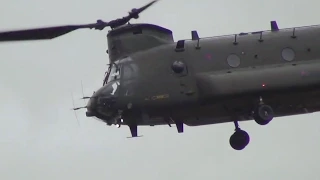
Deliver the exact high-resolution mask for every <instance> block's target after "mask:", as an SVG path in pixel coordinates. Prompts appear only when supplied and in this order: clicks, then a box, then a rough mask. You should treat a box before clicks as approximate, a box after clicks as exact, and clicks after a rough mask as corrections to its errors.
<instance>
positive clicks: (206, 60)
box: [0, 0, 320, 150]
mask: <svg viewBox="0 0 320 180" xmlns="http://www.w3.org/2000/svg"><path fill="white" fill-rule="evenodd" d="M155 2H157V0H155V1H152V2H150V3H148V4H147V5H145V6H143V7H141V8H135V9H132V10H131V11H130V12H129V15H127V16H125V17H123V18H119V19H115V20H112V21H109V22H105V21H102V20H98V21H97V22H96V23H92V24H82V25H65V26H55V27H47V28H36V29H27V30H14V31H7V32H0V42H4V41H22V40H44V39H54V38H56V37H59V36H62V35H64V34H67V33H69V32H71V31H74V30H78V29H84V28H89V29H96V30H103V29H104V28H105V27H110V28H111V30H109V31H108V33H107V41H108V49H107V53H108V56H109V67H108V69H107V71H106V73H105V76H104V78H103V83H102V87H101V88H100V89H98V90H97V91H95V92H93V94H92V95H91V96H89V97H83V99H89V100H88V103H87V105H86V106H84V107H79V108H74V110H78V109H82V108H84V109H86V116H87V117H93V118H96V119H98V120H100V121H102V122H104V123H106V124H107V125H109V126H111V125H117V126H118V127H121V126H122V125H126V126H128V127H129V129H130V132H131V137H140V136H139V135H138V126H158V125H168V126H170V127H171V125H172V124H175V125H176V128H177V131H178V133H183V132H184V125H187V126H203V125H212V124H219V123H230V122H233V123H234V126H235V130H234V133H233V134H232V135H231V137H230V139H229V143H230V145H231V147H232V148H233V149H235V150H243V149H244V148H245V147H246V146H247V145H248V144H249V141H250V137H249V134H248V133H247V132H246V131H244V130H242V129H241V128H240V126H239V122H241V121H250V120H254V121H255V122H256V123H257V124H258V125H261V126H264V125H267V124H269V123H270V122H271V121H272V120H273V119H274V118H276V117H283V116H292V115H298V114H305V113H312V112H317V111H319V110H320V89H319V88H320V78H319V76H318V75H319V70H320V60H319V58H320V49H319V47H320V39H319V34H320V26H319V25H313V26H304V27H295V28H285V29H279V27H278V25H277V22H276V21H271V22H270V30H264V31H257V32H247V33H237V34H230V35H223V36H213V37H205V38H200V37H199V35H198V32H197V31H196V30H193V31H191V38H190V39H182V40H177V41H174V39H173V32H172V31H171V30H169V29H166V28H164V27H161V26H158V25H155V24H147V23H137V24H131V23H130V22H129V21H130V20H131V19H133V18H134V19H138V18H139V14H140V13H141V12H143V11H144V10H146V9H147V8H149V7H150V6H151V5H153V4H154V3H155Z"/></svg>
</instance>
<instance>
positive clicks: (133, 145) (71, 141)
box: [0, 0, 320, 180]
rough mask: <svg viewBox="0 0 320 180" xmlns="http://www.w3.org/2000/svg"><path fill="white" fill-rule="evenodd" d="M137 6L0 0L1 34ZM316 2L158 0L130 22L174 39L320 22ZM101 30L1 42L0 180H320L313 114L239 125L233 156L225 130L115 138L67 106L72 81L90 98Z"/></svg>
mask: <svg viewBox="0 0 320 180" xmlns="http://www.w3.org/2000/svg"><path fill="white" fill-rule="evenodd" d="M148 2H149V1H148V0H130V1H129V0H117V1H114V0H113V1H111V0H94V1H78V0H55V1H53V0H28V1H25V0H2V1H1V6H0V30H7V29H19V28H30V27H37V26H49V25H59V24H77V23H90V22H95V21H96V20H97V19H100V18H101V19H104V20H106V21H108V20H112V19H114V18H118V17H122V16H124V15H126V13H127V12H128V11H129V10H130V9H131V8H133V7H139V6H141V5H144V4H145V3H148ZM319 5H320V4H319V2H318V1H316V0H306V1H301V0H268V1H257V0H242V1H237V0H223V1H222V0H221V1H218V0H210V1H209V0H198V1H195V0H161V1H160V2H159V3H157V4H156V5H155V6H153V7H152V8H150V9H148V10H147V11H146V12H144V13H143V14H141V17H140V19H139V20H134V21H132V23H134V22H146V23H155V24H158V25H160V26H163V27H166V28H169V29H171V30H172V31H173V32H174V38H175V40H178V39H188V38H190V31H191V30H198V32H199V35H200V36H201V37H207V36H214V35H224V34H232V33H240V32H246V31H256V30H266V29H269V28H270V27H269V21H270V20H277V21H278V24H279V26H280V27H282V28H284V27H294V26H305V25H311V24H318V23H319V24H320V19H319V17H320V14H319ZM106 33H107V30H105V31H102V32H101V31H94V30H80V31H76V32H73V33H71V34H68V35H65V36H62V37H60V38H58V39H55V40H51V41H38V42H21V43H1V44H0V59H1V60H0V70H1V76H0V98H1V101H2V103H1V105H0V117H1V118H0V122H1V125H0V160H1V161H0V179H2V180H9V179H10V180H20V179H25V180H29V179H30V180H31V179H32V180H35V179H39V180H40V179H46V180H56V179H77V180H88V179H90V178H92V179H96V180H100V179H112V180H123V179H128V178H130V179H137V180H147V179H148V180H150V179H152V180H163V179H166V180H177V179H184V180H195V179H196V178H202V179H208V178H210V179H219V180H229V179H234V178H237V179H239V180H256V179H259V180H270V179H274V180H275V179H281V180H284V179H290V180H301V179H310V180H315V179H319V178H320V175H319V174H318V171H319V166H318V162H319V160H320V157H319V152H320V141H319V137H320V130H319V125H320V121H318V118H319V114H318V113H314V114H308V115H303V116H291V117H284V118H276V119H275V120H274V121H273V122H272V123H271V124H269V125H267V126H264V127H262V126H259V125H257V124H256V123H255V122H253V121H249V122H243V123H241V127H242V128H243V129H244V130H246V131H247V132H248V133H249V134H250V136H251V143H250V144H249V145H248V146H247V148H246V149H245V150H244V151H234V150H233V149H232V148H231V147H230V146H229V137H230V135H231V134H232V133H233V130H234V126H233V124H232V123H227V124H219V125H210V126H202V127H187V128H186V130H185V133H184V134H178V133H177V132H176V129H175V128H174V127H172V128H169V127H167V126H160V127H144V128H140V134H142V135H144V137H143V138H137V139H127V138H126V137H127V136H128V135H129V130H128V128H127V127H123V128H120V129H117V128H115V127H108V126H106V125H105V124H103V123H101V122H98V121H96V120H94V119H91V118H86V117H85V111H84V110H83V111H79V112H78V117H79V121H80V126H79V125H78V124H77V121H76V119H75V116H74V114H73V112H72V111H71V110H70V108H72V98H71V93H73V94H74V97H75V98H76V100H75V104H76V105H77V106H81V105H83V104H84V102H83V101H82V100H79V98H80V97H81V96H82V93H81V81H83V85H84V92H85V94H86V95H91V94H92V92H93V91H94V90H95V89H97V88H99V87H100V86H101V83H102V78H103V75H104V72H105V70H106V67H107V66H106V64H107V63H108V56H107V54H106V53H105V50H106V48H107V41H106V37H105V36H106Z"/></svg>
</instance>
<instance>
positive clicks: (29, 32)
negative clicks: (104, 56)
mask: <svg viewBox="0 0 320 180" xmlns="http://www.w3.org/2000/svg"><path fill="white" fill-rule="evenodd" d="M94 25H95V24H88V25H66V26H56V27H47V28H36V29H26V30H16V31H7V32H0V41H23V40H41V39H53V38H56V37H59V36H62V35H64V34H67V33H69V32H71V31H74V30H77V29H81V28H93V27H94Z"/></svg>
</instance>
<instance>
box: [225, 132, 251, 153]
mask: <svg viewBox="0 0 320 180" xmlns="http://www.w3.org/2000/svg"><path fill="white" fill-rule="evenodd" d="M249 141H250V137H249V134H248V133H247V132H246V131H244V130H236V132H235V133H233V134H232V135H231V137H230V140H229V142H230V145H231V147H232V148H233V149H235V150H238V151H239V150H242V149H244V148H245V147H246V146H247V145H248V144H249Z"/></svg>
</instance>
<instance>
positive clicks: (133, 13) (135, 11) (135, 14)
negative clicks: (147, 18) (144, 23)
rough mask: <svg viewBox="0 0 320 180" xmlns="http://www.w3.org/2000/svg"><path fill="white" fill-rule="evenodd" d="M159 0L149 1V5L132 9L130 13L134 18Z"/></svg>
mask: <svg viewBox="0 0 320 180" xmlns="http://www.w3.org/2000/svg"><path fill="white" fill-rule="evenodd" d="M157 1H158V0H154V1H151V2H150V3H148V4H147V5H145V6H142V7H141V8H139V9H133V10H132V11H131V13H129V14H130V17H131V18H134V17H135V16H137V15H139V14H140V13H141V12H142V11H144V10H146V9H147V8H149V7H150V6H151V5H153V4H154V3H156V2H157Z"/></svg>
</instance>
